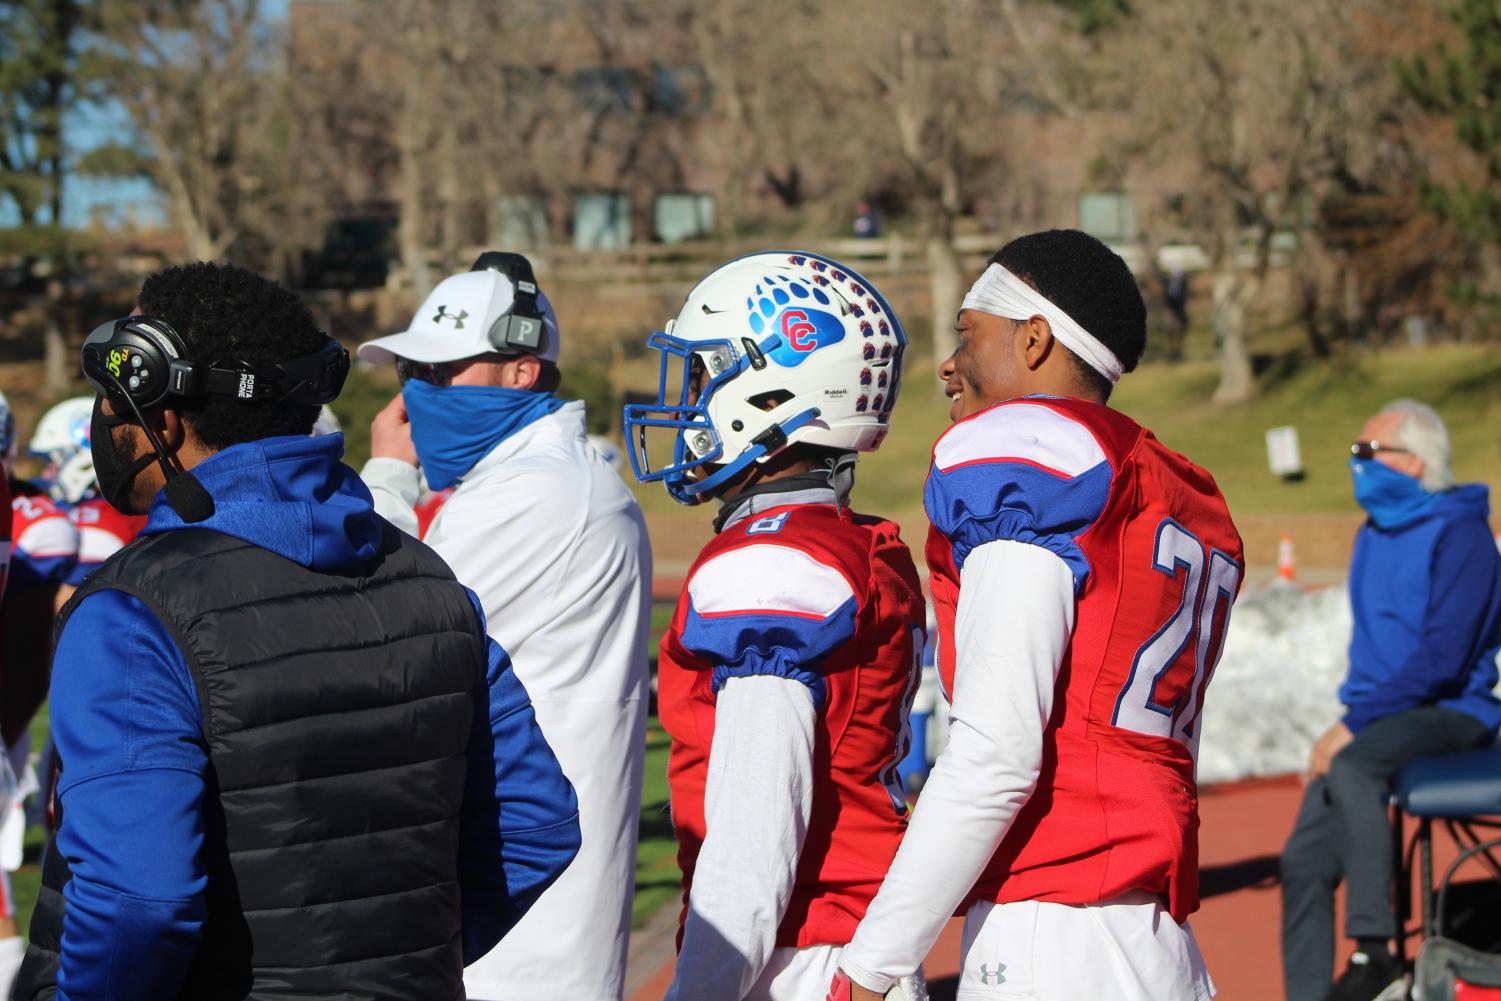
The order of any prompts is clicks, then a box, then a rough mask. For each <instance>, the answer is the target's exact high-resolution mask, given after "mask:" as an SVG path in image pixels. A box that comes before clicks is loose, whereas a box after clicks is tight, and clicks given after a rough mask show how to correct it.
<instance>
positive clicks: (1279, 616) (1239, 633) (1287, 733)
mask: <svg viewBox="0 0 1501 1001" xmlns="http://www.w3.org/2000/svg"><path fill="white" fill-rule="evenodd" d="M1349 643H1350V602H1349V600H1348V598H1347V597H1346V594H1345V588H1344V587H1343V586H1340V587H1328V588H1323V589H1321V590H1318V591H1309V592H1304V591H1299V590H1297V589H1296V588H1290V587H1277V586H1272V587H1267V588H1256V589H1250V588H1248V589H1247V590H1246V591H1245V592H1244V593H1243V594H1242V595H1241V598H1240V600H1239V601H1237V602H1236V603H1235V611H1234V612H1233V614H1232V615H1231V617H1230V632H1229V635H1228V636H1227V637H1226V638H1225V652H1224V655H1223V656H1222V657H1221V658H1220V663H1219V667H1218V668H1216V669H1215V672H1214V678H1213V679H1212V681H1211V682H1210V685H1209V694H1208V698H1207V699H1206V701H1205V706H1204V722H1203V730H1202V733H1203V736H1202V737H1201V738H1200V744H1199V782H1200V783H1201V784H1208V783H1211V782H1229V781H1233V780H1235V779H1241V778H1246V777H1248V776H1252V775H1280V774H1285V773H1288V772H1298V771H1302V770H1303V768H1304V767H1305V766H1306V765H1307V763H1308V752H1309V749H1310V748H1311V747H1312V746H1313V742H1314V740H1315V739H1317V738H1318V736H1319V735H1320V734H1322V733H1323V732H1324V731H1325V730H1326V729H1328V728H1329V726H1330V725H1331V724H1332V723H1334V721H1335V720H1337V719H1339V718H1340V717H1341V716H1342V715H1343V714H1344V713H1343V709H1342V708H1341V706H1340V704H1339V699H1338V698H1336V693H1337V692H1338V690H1339V685H1340V682H1342V681H1343V680H1344V678H1345V670H1346V666H1347V661H1346V656H1345V655H1346V648H1347V647H1348V646H1349Z"/></svg>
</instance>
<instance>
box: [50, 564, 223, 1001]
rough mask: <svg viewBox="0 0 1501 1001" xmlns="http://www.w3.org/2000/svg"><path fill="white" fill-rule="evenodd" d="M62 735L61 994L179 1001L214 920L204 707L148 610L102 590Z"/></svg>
mask: <svg viewBox="0 0 1501 1001" xmlns="http://www.w3.org/2000/svg"><path fill="white" fill-rule="evenodd" d="M53 663H54V670H53V678H52V733H53V737H54V739H55V740H56V741H57V749H58V754H59V755H60V757H61V759H62V761H63V762H64V767H63V772H62V775H61V778H60V781H59V783H58V794H59V797H60V799H61V802H62V807H63V821H62V827H61V829H60V830H59V831H58V835H57V850H58V851H61V852H62V853H63V856H64V857H65V858H66V859H67V860H68V864H69V866H70V867H71V868H72V871H73V878H72V879H71V880H70V881H69V882H68V884H67V886H66V887H64V889H63V896H64V898H65V900H66V902H67V905H66V908H65V910H64V915H63V936H62V960H61V967H60V970H59V975H58V976H59V985H58V992H57V996H58V998H59V999H69V1001H85V999H88V1001H95V999H98V1001H104V999H109V1001H137V999H139V1001H152V999H159V998H170V997H176V996H177V993H178V991H179V989H180V988H181V986H182V980H183V977H184V976H185V975H186V974H187V970H188V965H189V963H190V961H191V960H192V957H193V953H194V951H195V950H196V949H197V947H198V941H199V938H200V935H201V933H202V928H203V922H204V919H205V916H206V913H207V906H206V903H205V899H204V891H205V888H206V886H207V882H208V877H207V874H206V871H205V868H204V863H203V859H202V845H203V813H202V802H203V792H204V776H205V774H206V772H207V768H208V749H207V747H206V746H205V744H204V742H203V735H202V720H201V717H200V715H199V709H198V699H197V694H196V689H195V688H194V685H193V681H192V677H191V675H190V674H189V671H188V666H187V663H186V662H185V661H184V660H183V657H182V654H181V652H180V651H179V650H178V648H177V644H176V643H175V642H173V640H172V639H171V637H170V636H169V635H168V634H167V631H166V628H165V627H164V626H163V625H162V624H161V622H160V621H159V620H158V619H157V618H156V616H155V615H154V614H152V612H151V611H150V610H149V609H148V608H147V607H146V605H144V604H143V603H142V602H140V601H139V600H137V599H136V598H133V597H131V596H129V595H126V594H124V593H122V592H119V591H112V590H111V591H100V592H99V593H97V594H93V595H90V596H89V597H88V598H85V599H84V600H83V601H82V602H81V603H80V604H79V605H78V607H77V608H76V609H75V610H74V612H73V615H72V617H71V618H69V620H68V623H67V626H66V627H65V628H64V630H63V633H62V636H61V637H60V639H59V641H58V646H57V653H56V656H55V658H54V661H53Z"/></svg>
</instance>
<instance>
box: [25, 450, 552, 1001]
mask: <svg viewBox="0 0 1501 1001" xmlns="http://www.w3.org/2000/svg"><path fill="white" fill-rule="evenodd" d="M343 447H344V443H343V436H342V435H328V436H325V437H321V438H300V437H283V438H268V439H265V440H262V441H257V442H251V443H249V444H244V445H236V446H234V447H232V448H227V449H225V450H224V451H222V452H219V453H218V454H216V455H214V456H213V457H212V458H210V459H208V460H206V461H204V462H203V463H201V464H200V465H199V466H198V467H197V468H196V469H194V471H193V472H194V473H195V475H196V476H197V477H198V479H199V481H200V482H201V483H202V484H203V486H204V487H205V489H207V490H208V492H209V494H210V496H212V497H213V499H214V507H215V512H214V514H213V516H212V517H211V518H209V519H208V520H207V521H205V522H201V523H200V524H198V525H196V526H194V527H196V528H207V529H212V530H214V531H217V532H222V533H224V534H225V535H230V536H233V537H234V538H237V539H242V540H244V541H246V542H249V543H251V544H253V545H257V546H261V547H263V548H265V549H269V550H271V551H272V552H274V553H277V554H279V555H281V556H284V557H286V558H287V559H290V560H294V561H296V562H297V563H300V564H302V565H303V566H306V567H312V568H314V569H319V570H331V571H337V570H343V569H345V568H348V567H352V566H355V565H357V564H359V563H362V562H364V561H366V560H368V559H369V558H370V557H371V556H372V555H374V553H375V552H376V549H377V544H378V542H379V539H380V534H381V524H380V519H379V517H378V516H377V515H376V514H375V510H374V507H373V504H372V501H371V498H370V493H369V491H368V490H366V489H365V485H364V484H363V483H361V482H360V479H359V477H358V476H357V475H356V474H355V472H354V471H353V470H352V469H350V468H349V467H347V466H345V465H344V464H343V463H342V462H341V461H340V458H341V456H342V454H343ZM182 527H184V525H183V522H182V519H181V518H179V517H178V516H177V513H176V512H175V511H173V510H172V508H171V507H169V506H168V505H167V503H166V501H165V498H163V497H162V496H161V495H158V496H157V497H156V499H155V501H154V503H153V504H152V507H151V512H150V516H149V519H148V521H147V524H146V528H145V530H144V532H143V534H146V535H154V534H158V533H161V532H168V531H172V530H174V529H179V528H182ZM469 599H470V601H471V602H472V603H473V604H474V609H475V614H476V616H477V621H478V623H479V627H480V629H481V630H483V628H484V614H483V612H482V611H481V610H480V604H479V601H478V599H476V598H475V596H474V594H473V593H472V592H471V593H470V595H469ZM486 642H487V644H488V651H489V658H488V660H489V666H488V673H487V678H488V684H489V693H490V695H489V712H488V713H487V714H484V715H480V714H476V717H475V729H474V733H473V734H472V735H471V739H470V742H469V781H468V784H467V785H466V787H465V795H464V802H463V813H462V816H461V818H460V825H461V836H460V844H459V846H458V848H459V859H458V864H459V883H460V888H461V893H462V907H463V920H464V934H463V945H464V962H465V963H466V964H467V963H469V962H472V961H473V960H475V959H478V958H479V957H480V956H482V955H484V953H486V952H488V951H489V950H490V949H491V948H493V947H494V945H495V943H496V942H498V941H500V938H501V936H502V935H504V934H505V932H506V931H508V930H509V929H510V928H511V926H512V925H514V924H515V923H516V921H517V920H519V919H520V917H521V916H522V915H523V914H524V913H526V910H527V908H529V907H530V906H531V904H532V902H533V901H534V900H536V898H537V897H538V896H539V895H540V894H541V893H542V891H543V890H544V889H546V888H547V886H549V885H550V884H551V883H552V881H553V880H554V879H556V878H557V876H558V875H559V874H560V873H562V871H563V870H564V869H565V868H567V866H568V863H569V862H571V861H572V860H573V857H574V855H575V854H577V852H578V847H579V826H578V803H577V800H576V799H575V797H574V793H573V787H572V786H571V785H570V784H569V783H568V780H567V779H566V778H565V777H564V776H563V773H562V771H561V770H560V769H559V767H558V763H557V759H556V758H555V757H554V756H553V753H552V751H551V749H550V748H549V747H548V746H547V742H546V740H545V739H544V738H543V736H542V732H541V730H539V729H538V728H537V723H536V718H535V717H534V715H533V712H532V706H531V701H530V699H529V698H528V697H527V694H526V690H525V689H524V688H522V686H521V683H520V682H519V681H518V680H517V679H516V676H515V674H513V673H512V671H511V664H510V660H509V658H507V656H506V654H505V652H504V651H503V650H501V649H500V647H499V646H498V645H496V643H495V642H494V641H493V640H488V639H487V641H486ZM487 724H488V725H487ZM52 727H53V735H54V737H55V739H56V741H57V747H58V751H59V753H60V755H61V757H62V760H63V762H64V765H65V769H64V771H63V773H62V777H61V781H60V783H59V786H58V792H59V795H60V797H61V800H62V805H63V816H64V820H63V825H62V829H61V830H60V831H59V832H58V838H57V844H58V850H59V851H61V852H62V853H63V855H64V856H65V857H66V858H67V860H68V862H69V864H70V865H71V867H72V870H73V878H72V880H71V881H70V882H69V883H68V884H67V886H66V888H65V889H64V896H65V897H66V899H67V909H66V911H65V915H64V922H63V957H62V969H61V971H60V973H59V988H58V993H57V996H58V998H59V999H60V1001H66V999H71V1001H84V999H91V1001H93V999H100V1001H103V999H109V1001H137V999H139V1001H162V999H166V998H174V997H176V996H177V993H178V990H179V989H180V987H181V984H182V980H183V977H184V976H185V975H186V973H187V969H188V964H189V962H190V961H191V959H192V957H193V953H194V951H195V950H196V948H197V946H198V941H199V938H200V935H201V931H202V927H203V921H204V918H205V916H206V914H207V906H206V903H205V898H204V892H205V888H206V886H207V882H208V876H207V872H206V870H205V865H204V860H203V858H202V853H201V849H202V844H203V811H202V802H203V796H204V782H205V776H206V774H207V770H208V748H207V746H206V745H205V743H204V739H203V720H202V716H201V714H200V711H199V703H198V696H197V693H196V689H195V688H194V684H193V680H192V676H191V674H190V673H189V669H188V666H187V663H186V661H185V660H184V659H183V656H182V653H181V652H180V651H179V649H178V647H177V644H176V643H175V642H174V641H173V640H172V638H171V637H170V635H169V634H168V632H167V629H166V628H165V626H163V624H162V623H161V622H160V621H159V620H158V619H157V618H156V617H155V616H154V615H153V614H152V613H151V612H149V611H148V610H147V609H146V607H145V606H144V605H143V604H142V603H141V602H140V601H138V600H137V599H135V598H132V597H130V596H128V595H126V594H124V593H123V592H120V591H114V590H108V591H100V592H97V593H95V594H92V595H90V596H89V597H88V598H86V599H85V600H83V601H82V602H80V603H79V605H78V607H77V608H76V609H75V610H74V612H73V615H72V617H71V618H70V619H69V620H68V624H67V627H66V628H65V629H64V630H63V634H62V636H61V637H60V638H59V641H58V646H57V652H56V654H55V655H54V658H53V676H52ZM497 819H498V823H497ZM354 933H356V934H357V930H355V931H354Z"/></svg>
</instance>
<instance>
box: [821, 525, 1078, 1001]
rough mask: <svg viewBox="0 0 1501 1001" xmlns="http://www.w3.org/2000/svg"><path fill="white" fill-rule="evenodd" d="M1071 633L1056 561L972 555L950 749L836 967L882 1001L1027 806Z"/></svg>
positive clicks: (1006, 553) (960, 618)
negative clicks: (873, 992)
mask: <svg viewBox="0 0 1501 1001" xmlns="http://www.w3.org/2000/svg"><path fill="white" fill-rule="evenodd" d="M1073 629H1074V581H1073V575H1072V574H1071V573H1070V572H1069V569H1068V566H1067V564H1065V563H1064V562H1063V561H1062V560H1061V559H1059V558H1058V557H1057V556H1056V555H1054V554H1053V553H1051V552H1049V551H1048V550H1046V549H1043V548H1041V547H1040V546H1032V545H1027V544H1025V543H1021V542H1008V541H1001V542H989V543H986V544H985V545H983V546H980V547H978V548H977V549H975V550H974V551H973V552H971V553H970V554H969V558H968V559H967V560H965V563H964V569H963V570H962V571H961V573H960V577H959V607H958V609H957V612H956V619H955V624H954V632H955V634H956V635H955V656H956V658H957V660H956V666H955V670H954V705H953V712H952V716H951V718H950V722H949V726H950V729H949V743H948V747H947V748H945V749H944V751H943V753H942V754H941V755H939V757H938V761H937V762H936V763H935V764H934V766H933V772H932V774H931V775H930V776H929V777H928V781H927V783H926V784H925V785H924V786H923V789H922V795H921V796H920V797H919V798H918V802H917V808H916V809H915V810H914V811H913V815H912V822H911V824H910V825H909V826H908V828H907V834H906V836H905V837H904V838H903V839H902V845H901V848H900V849H898V851H897V854H896V858H895V859H893V860H892V863H891V869H890V870H889V871H888V872H887V874H886V880H885V882H883V883H882V884H881V890H880V893H878V894H877V895H876V899H875V900H874V901H872V903H871V905H870V909H869V910H868V911H867V912H866V914H865V919H864V920H863V921H861V922H860V927H859V928H858V929H857V930H856V932H855V937H854V939H853V940H852V941H851V942H850V944H849V945H848V946H846V947H845V950H844V954H843V957H842V958H841V960H840V964H839V965H840V967H841V968H842V969H843V970H844V972H845V973H847V974H849V977H850V979H851V980H853V981H855V982H856V983H858V984H860V985H861V986H862V987H865V988H866V989H868V990H873V991H876V992H877V993H885V992H886V991H887V990H889V989H890V988H891V986H892V984H894V983H895V982H896V981H897V980H898V979H899V978H901V977H904V976H907V975H909V974H911V973H912V972H913V971H914V970H916V969H917V967H918V965H919V964H920V963H921V962H922V961H923V957H924V956H926V955H927V953H928V950H929V949H931V948H932V947H933V943H934V942H935V941H937V939H938V934H939V932H941V931H942V930H943V926H944V924H945V923H947V921H948V919H949V917H950V916H951V915H952V914H953V913H954V910H955V908H957V907H958V906H959V904H960V903H961V902H962V901H963V900H964V897H965V895H966V894H967V893H969V891H970V889H971V887H973V886H974V883H975V880H976V879H978V878H979V876H980V873H981V872H983V871H984V869H985V866H986V864H987V863H989V861H990V859H991V857H992V856H994V855H995V852H996V849H997V848H998V847H999V846H1000V843H1001V839H1002V838H1003V837H1005V834H1006V831H1007V829H1008V828H1009V827H1010V826H1011V822H1012V820H1013V819H1014V818H1015V817H1016V814H1017V812H1018V811H1019V810H1020V809H1021V808H1022V806H1023V805H1024V804H1025V803H1026V802H1027V799H1028V798H1029V797H1030V796H1031V795H1032V790H1033V789H1034V788H1035V787H1036V785H1037V777H1038V774H1039V772H1040V771H1041V768H1042V736H1043V731H1044V730H1045V728H1046V727H1047V723H1048V718H1049V717H1050V716H1051V715H1052V713H1053V689H1054V686H1055V685H1056V684H1057V681H1058V670H1059V667H1060V666H1061V664H1062V661H1063V654H1064V651H1065V650H1066V649H1067V648H1068V642H1069V637H1070V636H1071V635H1072V633H1073Z"/></svg>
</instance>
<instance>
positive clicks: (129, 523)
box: [30, 396, 146, 607]
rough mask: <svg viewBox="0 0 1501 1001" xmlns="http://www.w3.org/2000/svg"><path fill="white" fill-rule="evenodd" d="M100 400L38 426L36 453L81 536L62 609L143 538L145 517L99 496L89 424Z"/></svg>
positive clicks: (67, 405) (69, 403)
mask: <svg viewBox="0 0 1501 1001" xmlns="http://www.w3.org/2000/svg"><path fill="white" fill-rule="evenodd" d="M93 412H94V398H93V397H91V396H78V397H74V398H73V399H70V400H64V401H63V402H61V403H59V404H57V405H56V406H54V407H53V408H52V409H51V410H48V411H47V412H46V413H45V414H43V415H42V419H41V420H40V421H38V422H37V428H36V434H34V435H32V438H31V445H30V450H31V453H32V454H33V455H35V456H38V457H41V458H45V459H46V460H47V470H46V473H45V474H44V476H45V479H46V480H47V481H48V488H49V490H50V492H51V495H52V499H53V500H54V501H56V502H57V503H58V504H59V505H61V506H62V507H63V508H65V509H66V510H67V512H68V518H69V519H70V520H71V521H72V522H73V525H74V527H75V528H76V529H77V531H78V559H77V562H76V563H75V564H74V566H73V569H72V571H71V572H70V573H69V574H68V576H67V577H66V579H65V581H64V586H63V588H62V589H61V590H60V593H59V595H58V599H59V600H58V607H61V606H62V604H63V603H64V602H66V601H67V599H68V598H69V597H70V596H71V595H72V593H73V589H74V588H76V587H77V586H78V585H79V584H82V583H83V579H84V578H85V577H87V576H88V575H89V573H90V572H91V571H93V569H94V568H95V567H97V566H99V564H101V563H103V562H104V561H105V560H107V559H109V558H110V557H111V556H113V555H114V554H115V553H117V552H118V551H119V550H121V549H123V548H124V547H125V544H126V543H128V542H130V541H131V540H132V539H134V538H135V537H136V536H137V535H138V534H140V531H141V529H142V528H143V527H144V526H145V524H146V519H145V517H144V516H141V517H136V516H134V515H128V514H121V513H120V512H119V511H117V510H116V509H115V508H114V507H112V506H111V505H110V503H109V501H108V500H106V499H105V498H103V497H100V496H98V493H99V490H98V486H99V484H98V480H97V478H96V477H95V475H94V455H93V451H92V449H91V448H90V445H89V422H90V418H91V417H92V416H93Z"/></svg>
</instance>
